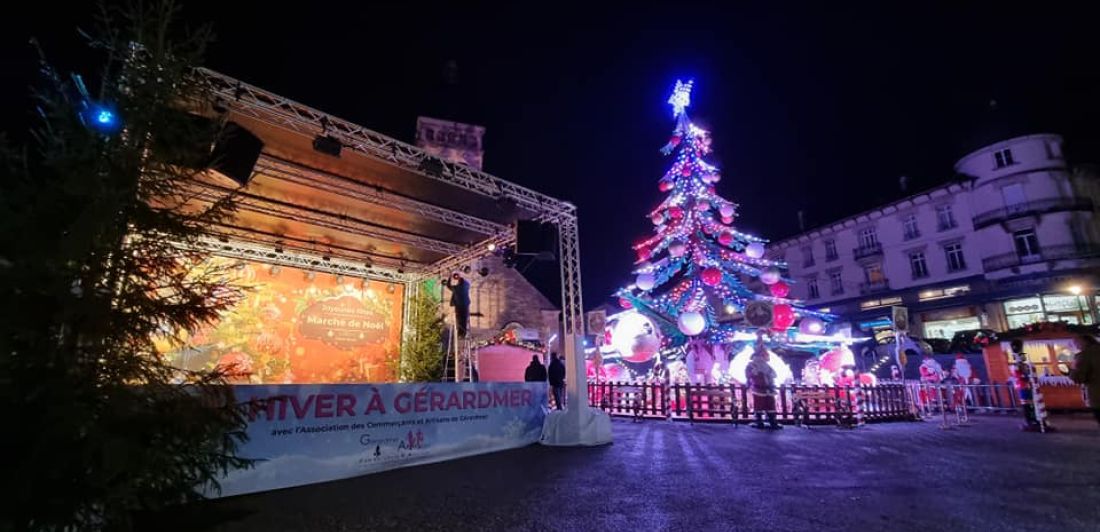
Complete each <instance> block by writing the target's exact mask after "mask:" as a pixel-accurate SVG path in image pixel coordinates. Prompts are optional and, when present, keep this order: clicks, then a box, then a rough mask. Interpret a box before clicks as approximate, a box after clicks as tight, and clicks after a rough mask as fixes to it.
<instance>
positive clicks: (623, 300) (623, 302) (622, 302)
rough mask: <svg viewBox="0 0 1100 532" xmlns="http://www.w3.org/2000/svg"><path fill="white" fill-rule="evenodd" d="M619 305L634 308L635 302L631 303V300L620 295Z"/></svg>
mask: <svg viewBox="0 0 1100 532" xmlns="http://www.w3.org/2000/svg"><path fill="white" fill-rule="evenodd" d="M619 306H620V307H622V308H624V309H629V308H633V307H634V304H633V303H631V302H630V300H628V299H627V298H625V297H620V298H619Z"/></svg>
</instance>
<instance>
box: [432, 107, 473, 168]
mask: <svg viewBox="0 0 1100 532" xmlns="http://www.w3.org/2000/svg"><path fill="white" fill-rule="evenodd" d="M484 135H485V128H483V127H481V126H475V125H472V124H463V123H461V122H450V121H447V120H439V119H438V118H428V117H426V116H421V117H417V119H416V145H417V147H419V148H421V149H423V150H424V151H426V152H428V153H429V154H431V155H435V156H436V157H439V158H440V159H443V160H444V161H448V162H452V163H459V164H464V165H466V166H469V167H472V168H477V169H478V170H481V161H482V158H483V157H484V154H485V152H484V151H483V150H482V145H481V138H482V137H483V136H484Z"/></svg>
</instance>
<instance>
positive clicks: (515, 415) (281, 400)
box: [211, 382, 547, 496]
mask: <svg viewBox="0 0 1100 532" xmlns="http://www.w3.org/2000/svg"><path fill="white" fill-rule="evenodd" d="M546 390H547V389H546V384H545V383H503V382H499V383H494V382H478V383H414V384H375V385H371V384H332V385H326V384H320V385H274V386H263V385H241V386H236V387H235V388H234V391H235V393H236V396H237V401H239V402H241V403H242V404H244V405H246V407H247V409H248V417H249V419H250V423H249V426H248V436H249V441H248V442H247V443H246V444H244V446H243V447H242V448H241V450H240V452H239V453H238V454H239V455H240V456H242V457H245V458H252V459H256V460H258V462H257V463H256V464H255V466H254V467H253V468H251V469H242V470H237V471H232V472H230V473H229V475H228V476H227V477H226V478H225V479H224V480H223V481H222V493H221V495H222V496H230V495H239V494H243V493H253V492H257V491H265V490H273V489H279V488H286V487H291V486H300V485H303V484H311V483H315V482H326V481H330V480H337V479H342V478H349V477H355V476H359V475H365V474H368V473H376V472H379V471H385V470H388V469H395V468H399V467H408V466H412V465H419V464H428V463H432V462H439V461H443V460H450V459H454V458H460V457H463V456H472V455H476V454H483V453H488V452H492V451H500V450H504V449H512V448H516V447H523V446H526V445H530V444H532V443H535V442H537V441H538V440H539V437H540V436H541V434H542V422H543V419H544V418H545V416H546V404H547V399H546ZM211 495H216V494H211Z"/></svg>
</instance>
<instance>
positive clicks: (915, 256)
mask: <svg viewBox="0 0 1100 532" xmlns="http://www.w3.org/2000/svg"><path fill="white" fill-rule="evenodd" d="M909 270H910V271H912V272H913V278H914V279H923V278H925V277H928V262H926V261H925V260H924V252H923V251H913V252H911V253H909Z"/></svg>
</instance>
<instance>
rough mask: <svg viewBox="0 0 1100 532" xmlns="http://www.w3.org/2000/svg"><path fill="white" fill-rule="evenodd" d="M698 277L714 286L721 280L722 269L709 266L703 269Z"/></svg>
mask: <svg viewBox="0 0 1100 532" xmlns="http://www.w3.org/2000/svg"><path fill="white" fill-rule="evenodd" d="M699 277H700V278H701V279H702V280H703V282H704V283H706V284H707V285H708V286H715V285H717V284H718V283H720V282H722V270H719V269H718V268H715V267H710V268H707V269H705V270H703V273H701V274H699Z"/></svg>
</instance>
